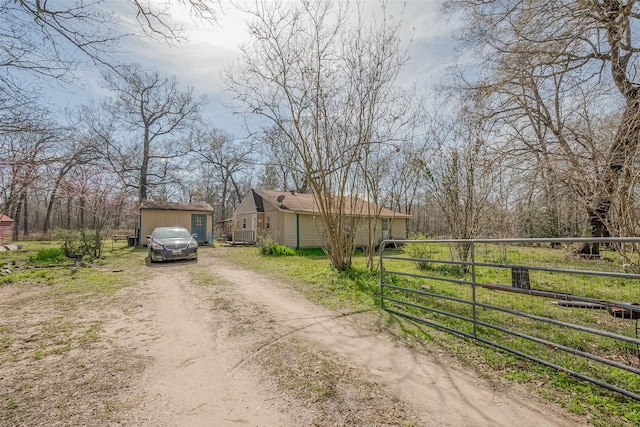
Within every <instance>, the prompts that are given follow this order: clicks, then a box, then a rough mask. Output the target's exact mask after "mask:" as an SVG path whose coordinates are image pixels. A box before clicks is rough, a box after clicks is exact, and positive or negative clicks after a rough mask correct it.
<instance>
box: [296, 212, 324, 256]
mask: <svg viewBox="0 0 640 427" xmlns="http://www.w3.org/2000/svg"><path fill="white" fill-rule="evenodd" d="M319 229H320V230H322V229H323V226H322V223H321V222H319V220H318V218H317V217H314V215H302V214H301V215H300V248H318V247H320V246H322V240H321V239H320V233H319V232H318V230H319Z"/></svg>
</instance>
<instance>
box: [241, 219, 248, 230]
mask: <svg viewBox="0 0 640 427" xmlns="http://www.w3.org/2000/svg"><path fill="white" fill-rule="evenodd" d="M242 228H247V218H242Z"/></svg>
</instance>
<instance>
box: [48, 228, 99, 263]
mask: <svg viewBox="0 0 640 427" xmlns="http://www.w3.org/2000/svg"><path fill="white" fill-rule="evenodd" d="M103 234H104V233H100V232H99V231H98V230H84V229H83V230H66V229H62V228H60V229H58V230H56V236H57V238H58V239H60V240H62V242H63V243H62V248H63V250H64V253H65V255H66V256H68V257H70V258H72V257H74V256H76V255H78V254H82V255H86V256H88V257H89V258H90V259H96V258H98V257H100V255H102V246H103V244H104V236H103Z"/></svg>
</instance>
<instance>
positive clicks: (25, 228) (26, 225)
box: [22, 190, 29, 236]
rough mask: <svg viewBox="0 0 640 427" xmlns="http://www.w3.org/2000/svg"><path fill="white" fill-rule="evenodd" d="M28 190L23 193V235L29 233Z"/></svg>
mask: <svg viewBox="0 0 640 427" xmlns="http://www.w3.org/2000/svg"><path fill="white" fill-rule="evenodd" d="M27 207H28V205H27V190H25V191H24V193H22V235H23V236H28V235H29V211H28V210H27Z"/></svg>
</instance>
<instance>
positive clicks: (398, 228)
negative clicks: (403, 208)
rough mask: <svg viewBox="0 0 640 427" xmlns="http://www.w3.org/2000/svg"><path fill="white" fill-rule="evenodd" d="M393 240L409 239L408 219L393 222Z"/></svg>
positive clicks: (398, 219) (397, 219)
mask: <svg viewBox="0 0 640 427" xmlns="http://www.w3.org/2000/svg"><path fill="white" fill-rule="evenodd" d="M391 238H392V239H406V238H407V219H406V218H394V219H393V221H391Z"/></svg>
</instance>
